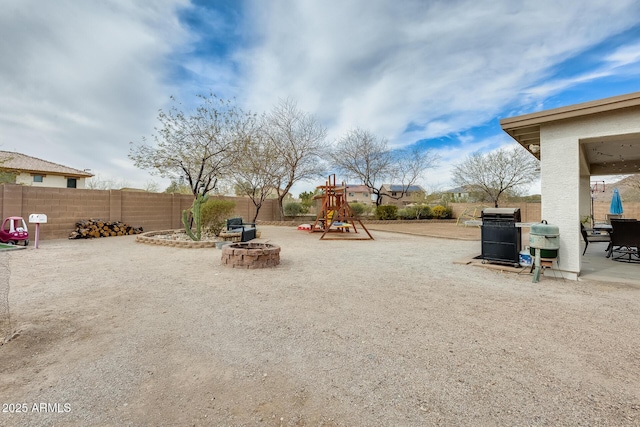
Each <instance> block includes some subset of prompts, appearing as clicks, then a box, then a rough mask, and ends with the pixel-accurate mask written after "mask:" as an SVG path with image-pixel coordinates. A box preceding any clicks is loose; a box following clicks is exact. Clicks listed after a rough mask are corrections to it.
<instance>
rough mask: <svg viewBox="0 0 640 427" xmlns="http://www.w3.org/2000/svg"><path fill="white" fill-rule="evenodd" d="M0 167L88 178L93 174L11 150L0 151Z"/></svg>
mask: <svg viewBox="0 0 640 427" xmlns="http://www.w3.org/2000/svg"><path fill="white" fill-rule="evenodd" d="M0 169H10V170H17V171H23V172H32V173H33V172H43V173H50V174H57V175H66V176H73V177H80V178H89V177H92V176H93V174H91V173H88V172H85V171H82V170H80V169H74V168H70V167H68V166H63V165H60V164H58V163H53V162H48V161H46V160H42V159H38V158H37V157H31V156H27V155H26V154H21V153H15V152H11V151H0Z"/></svg>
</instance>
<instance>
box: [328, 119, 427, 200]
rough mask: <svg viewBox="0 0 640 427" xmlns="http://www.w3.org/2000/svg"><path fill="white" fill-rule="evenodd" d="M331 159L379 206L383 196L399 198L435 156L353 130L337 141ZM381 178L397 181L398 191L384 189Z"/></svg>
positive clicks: (395, 182) (366, 132)
mask: <svg viewBox="0 0 640 427" xmlns="http://www.w3.org/2000/svg"><path fill="white" fill-rule="evenodd" d="M331 159H332V161H333V164H334V166H335V167H336V169H338V170H339V171H340V172H341V173H344V174H345V175H347V176H348V177H349V178H352V179H356V180H359V181H361V182H362V183H363V184H364V185H366V186H367V188H369V190H370V191H371V193H372V194H374V195H375V196H376V205H377V206H379V205H380V204H381V203H382V200H383V197H389V198H391V199H396V200H397V199H401V198H402V197H403V196H404V195H405V194H407V192H408V191H409V189H410V187H411V186H412V185H414V184H415V183H416V182H417V180H418V179H419V178H420V176H421V175H422V173H423V172H424V171H425V170H426V169H428V168H430V167H433V166H434V165H435V164H436V162H437V160H438V157H437V156H436V155H435V154H433V153H432V152H431V151H429V150H424V151H419V150H417V149H414V150H390V149H389V146H388V143H387V140H386V139H384V138H379V137H377V136H375V135H373V134H372V133H370V132H369V131H366V130H363V129H353V130H350V131H349V132H347V134H346V135H345V136H343V137H342V138H341V139H340V140H339V141H338V142H337V146H336V148H335V149H334V150H333V151H332V153H331ZM385 181H388V182H390V183H394V184H400V188H401V191H397V192H395V194H393V193H389V192H386V191H384V189H383V184H384V182H385Z"/></svg>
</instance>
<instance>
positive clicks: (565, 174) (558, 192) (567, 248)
mask: <svg viewBox="0 0 640 427" xmlns="http://www.w3.org/2000/svg"><path fill="white" fill-rule="evenodd" d="M540 159H541V162H540V181H541V188H542V194H543V197H542V203H541V212H542V219H543V220H546V221H547V222H548V223H549V224H553V225H557V226H558V228H559V229H560V251H559V253H558V268H559V269H560V271H561V272H562V275H563V277H565V278H567V279H571V280H576V279H577V277H578V274H579V273H580V227H579V224H580V189H581V179H580V144H579V139H578V137H577V136H576V133H575V129H573V128H572V127H571V126H564V125H562V124H555V123H551V124H547V125H544V126H541V128H540Z"/></svg>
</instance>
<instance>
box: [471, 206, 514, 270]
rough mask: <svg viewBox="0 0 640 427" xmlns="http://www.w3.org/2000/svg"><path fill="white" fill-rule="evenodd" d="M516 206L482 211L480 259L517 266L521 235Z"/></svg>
mask: <svg viewBox="0 0 640 427" xmlns="http://www.w3.org/2000/svg"><path fill="white" fill-rule="evenodd" d="M518 222H520V209H518V208H486V209H484V210H483V211H482V227H481V229H482V256H481V257H482V260H483V262H485V261H493V262H500V263H506V264H513V265H514V266H519V265H520V264H519V262H520V260H519V255H520V245H521V241H522V236H521V232H520V228H519V227H516V223H518Z"/></svg>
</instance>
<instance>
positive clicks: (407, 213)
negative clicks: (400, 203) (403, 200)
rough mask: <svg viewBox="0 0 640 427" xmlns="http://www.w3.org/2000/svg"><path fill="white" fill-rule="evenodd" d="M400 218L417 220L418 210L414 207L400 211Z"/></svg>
mask: <svg viewBox="0 0 640 427" xmlns="http://www.w3.org/2000/svg"><path fill="white" fill-rule="evenodd" d="M398 218H400V219H416V209H415V208H414V207H413V206H410V207H408V208H404V209H398Z"/></svg>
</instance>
